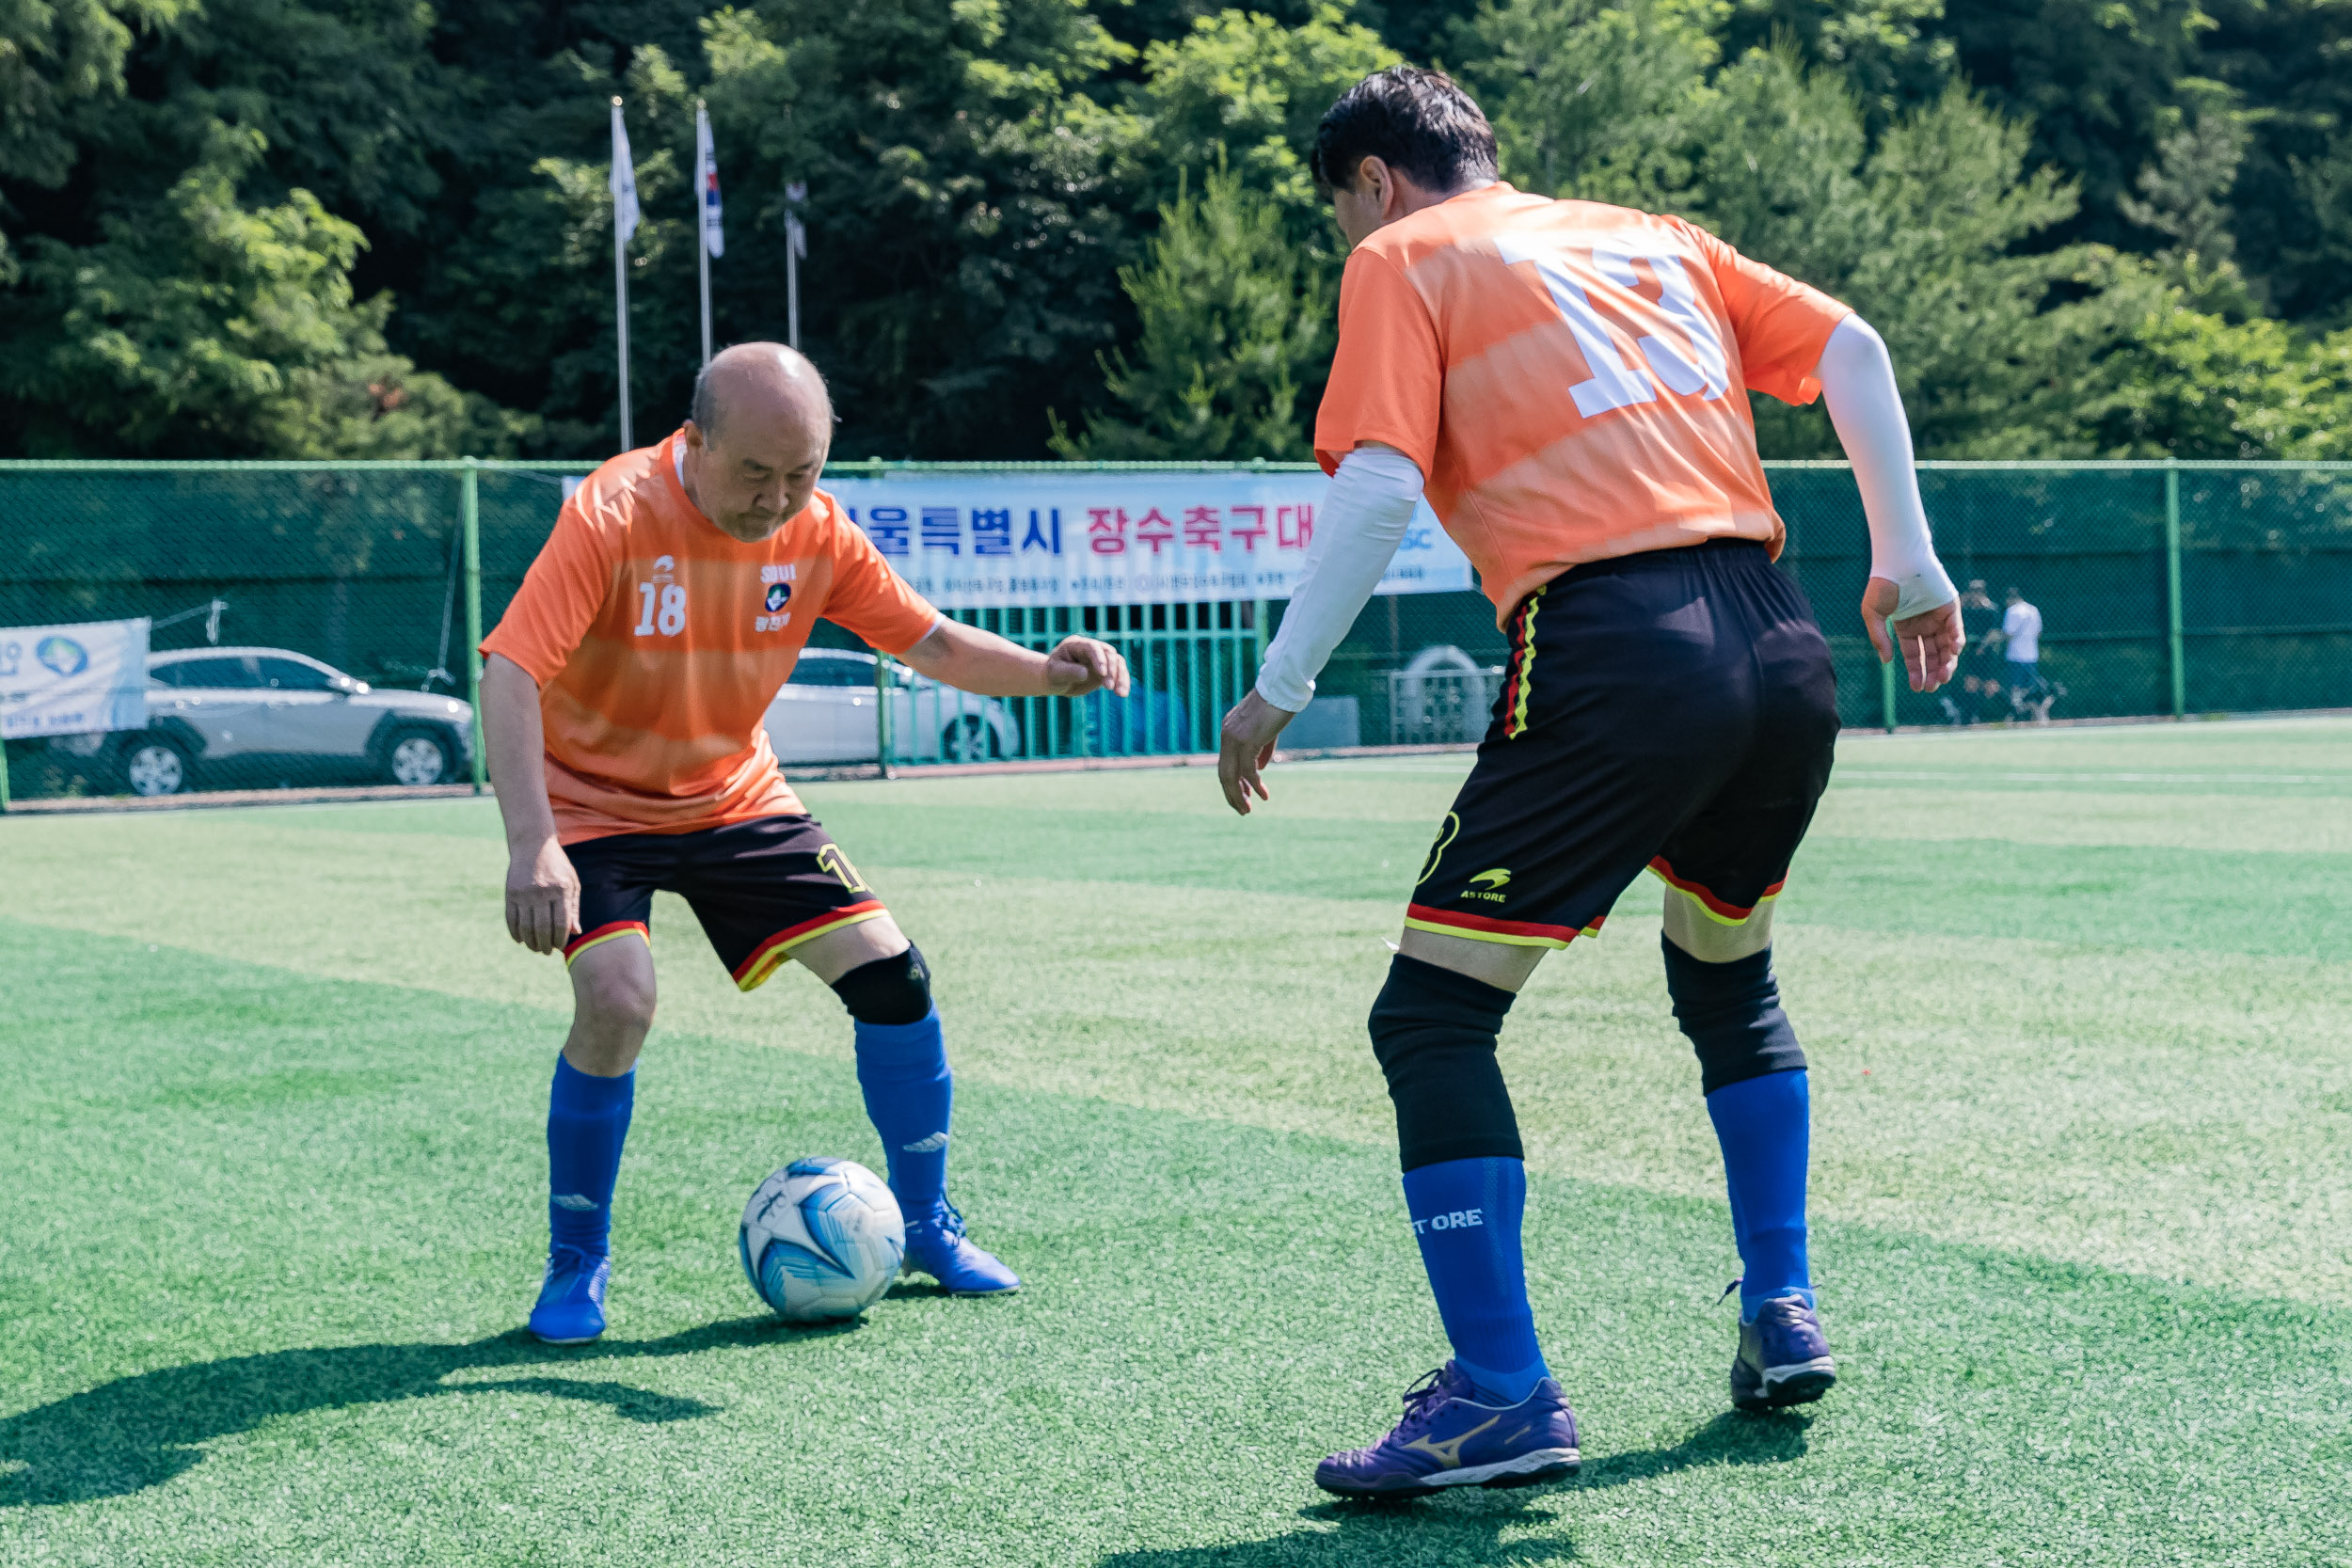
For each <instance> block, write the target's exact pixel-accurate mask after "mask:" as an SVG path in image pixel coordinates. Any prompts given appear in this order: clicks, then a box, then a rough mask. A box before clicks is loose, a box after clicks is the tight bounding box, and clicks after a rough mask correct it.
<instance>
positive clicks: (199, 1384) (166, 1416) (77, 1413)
mask: <svg viewBox="0 0 2352 1568" xmlns="http://www.w3.org/2000/svg"><path fill="white" fill-rule="evenodd" d="M850 1326H852V1325H848V1324H844V1325H840V1326H839V1327H836V1328H826V1329H815V1330H810V1329H798V1330H796V1329H792V1328H789V1327H787V1326H786V1325H785V1324H783V1323H780V1322H779V1321H778V1320H776V1319H774V1318H739V1319H737V1320H735V1321H734V1322H731V1323H710V1324H707V1325H706V1326H704V1327H702V1328H696V1329H690V1330H688V1331H687V1332H685V1333H683V1334H673V1335H671V1336H669V1337H668V1338H661V1339H644V1340H626V1339H624V1340H604V1341H601V1342H599V1343H596V1344H594V1345H582V1346H579V1347H575V1348H569V1349H562V1348H557V1347H554V1346H549V1345H543V1344H540V1343H539V1342H538V1341H537V1340H535V1339H533V1338H531V1337H530V1336H529V1335H527V1334H525V1333H523V1332H522V1331H520V1330H516V1332H514V1333H511V1334H502V1335H500V1336H499V1337H498V1338H493V1339H476V1340H474V1341H473V1342H472V1343H470V1344H463V1345H343V1346H339V1347H336V1348H333V1349H328V1350H281V1351H271V1352H269V1353H268V1354H262V1355H240V1356H231V1357H228V1358H225V1359H222V1360H219V1361H199V1362H197V1363H194V1364H193V1365H189V1366H183V1367H166V1368H163V1369H162V1370H157V1371H152V1372H141V1373H139V1374H138V1375H137V1376H135V1377H125V1378H118V1379H116V1380H115V1381H114V1382H112V1383H105V1384H101V1385H100V1386H97V1387H95V1388H92V1389H89V1390H88V1391H87V1392H85V1393H80V1394H72V1395H69V1396H68V1397H66V1398H64V1399H61V1400H56V1401H53V1402H50V1403H48V1404H43V1405H37V1406H35V1407H34V1408H33V1409H31V1410H27V1411H25V1412H24V1413H23V1414H21V1415H17V1416H10V1417H8V1418H6V1419H0V1508H11V1507H24V1506H26V1505H31V1504H43V1503H72V1502H85V1501H87V1500H89V1499H90V1498H93V1497H120V1496H122V1495H123V1494H125V1493H130V1492H137V1491H141V1490H144V1489H145V1488H147V1487H150V1486H154V1485H158V1484H160V1483H161V1482H164V1481H169V1480H170V1479H171V1478H172V1477H174V1476H176V1475H178V1474H180V1473H181V1472H182V1471H183V1470H186V1469H190V1468H192V1467H194V1466H195V1465H198V1464H199V1463H201V1462H202V1460H203V1458H204V1450H203V1448H202V1445H204V1444H205V1443H208V1442H211V1441H212V1440H213V1439H215V1438H217V1437H226V1436H230V1435H232V1434H234V1433H242V1432H249V1431H251V1430H252V1429H253V1428H254V1427H256V1426H258V1425H260V1424H261V1423H262V1422H263V1421H266V1420H269V1419H271V1418H275V1417H279V1416H291V1415H298V1414H300V1413H302V1412H305V1411H310V1410H332V1409H340V1408H342V1407H343V1406H346V1405H355V1404H381V1403H386V1402H390V1401H393V1400H414V1399H428V1398H433V1397H437V1396H440V1395H448V1394H539V1395H545V1396H547V1397H548V1398H550V1399H562V1400H579V1401H582V1402H587V1403H591V1404H601V1405H603V1406H604V1407H605V1408H606V1409H608V1410H610V1411H612V1414H613V1415H615V1416H617V1417H619V1418H622V1419H623V1420H628V1421H640V1422H660V1421H684V1420H691V1419H692V1418H695V1417H697V1416H707V1415H710V1414H712V1413H713V1412H714V1411H715V1410H716V1409H717V1408H718V1407H717V1406H715V1405H709V1404H705V1403H704V1402H702V1401H700V1400H691V1399H677V1398H674V1397H673V1396H671V1395H668V1394H659V1393H655V1392H653V1391H651V1390H650V1389H644V1388H632V1387H630V1386H628V1385H627V1384H622V1383H609V1382H602V1381H597V1380H594V1379H590V1378H585V1377H576V1376H554V1375H540V1376H523V1377H495V1376H481V1377H469V1378H466V1379H464V1380H463V1381H459V1382H454V1383H453V1382H451V1381H449V1379H450V1378H451V1376H452V1375H453V1374H455V1373H461V1372H462V1373H495V1372H498V1371H501V1370H506V1369H510V1368H511V1369H516V1370H522V1369H539V1370H543V1373H544V1372H545V1371H551V1370H553V1369H555V1368H559V1367H564V1368H569V1367H581V1366H584V1365H587V1364H589V1363H593V1362H599V1361H624V1360H635V1359H638V1358H642V1357H645V1356H663V1355H691V1354H694V1353H695V1352H697V1351H704V1350H712V1349H717V1348H719V1347H722V1346H726V1345H747V1344H759V1343H763V1342H766V1341H769V1340H773V1339H779V1338H805V1337H807V1336H808V1335H810V1334H813V1333H814V1334H823V1333H838V1332H843V1331H845V1330H846V1329H848V1328H849V1327H850ZM18 1465H22V1466H24V1467H23V1468H21V1469H20V1468H17V1467H16V1466H18Z"/></svg>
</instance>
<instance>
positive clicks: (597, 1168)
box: [548, 1056, 637, 1257]
mask: <svg viewBox="0 0 2352 1568" xmlns="http://www.w3.org/2000/svg"><path fill="white" fill-rule="evenodd" d="M636 1098H637V1073H636V1071H635V1069H631V1070H629V1071H628V1072H624V1073H622V1074H621V1075H620V1076H619V1077H618V1078H598V1077H596V1075H595V1074H593V1073H587V1072H582V1071H580V1069H578V1068H576V1067H574V1066H572V1064H571V1063H569V1062H567V1061H565V1060H564V1058H563V1057H562V1056H558V1057H556V1059H555V1083H554V1085H553V1086H552V1087H550V1088H549V1089H548V1240H549V1242H550V1243H552V1244H554V1245H556V1246H571V1247H578V1248H580V1250H581V1251H582V1252H587V1253H593V1254H595V1255H596V1256H598V1257H602V1256H603V1255H604V1254H605V1253H607V1252H609V1251H610V1250H611V1249H612V1184H613V1182H614V1181H615V1180H618V1179H619V1177H620V1174H621V1145H622V1144H623V1143H624V1142H625V1141H627V1139H628V1116H629V1111H630V1108H631V1107H632V1106H633V1104H634V1103H635V1101H636Z"/></svg>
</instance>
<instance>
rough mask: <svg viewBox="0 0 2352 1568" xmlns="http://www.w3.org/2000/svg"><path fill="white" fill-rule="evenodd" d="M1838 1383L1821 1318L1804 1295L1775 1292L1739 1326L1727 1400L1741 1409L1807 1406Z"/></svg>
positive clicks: (1835, 1368)
mask: <svg viewBox="0 0 2352 1568" xmlns="http://www.w3.org/2000/svg"><path fill="white" fill-rule="evenodd" d="M1836 1381H1837V1363H1836V1362H1835V1361H1833V1360H1831V1359H1830V1354H1829V1341H1828V1340H1827V1339H1826V1338H1822V1336H1821V1320H1820V1318H1819V1317H1817V1316H1815V1314H1814V1311H1813V1308H1812V1307H1808V1306H1807V1305H1805V1299H1804V1297H1803V1296H1795V1295H1790V1296H1774V1297H1772V1299H1771V1300H1770V1301H1767V1302H1765V1303H1764V1304H1763V1305H1762V1306H1761V1307H1757V1308H1756V1316H1755V1317H1754V1318H1753V1319H1750V1320H1747V1321H1745V1322H1742V1323H1740V1354H1738V1355H1736V1356H1734V1357H1733V1358H1732V1362H1731V1402H1732V1403H1734V1404H1736V1405H1738V1406H1739V1407H1740V1409H1742V1410H1777V1409H1779V1408H1780V1407H1781V1406H1783V1405H1789V1404H1811V1403H1812V1402H1814V1401H1815V1400H1818V1399H1820V1397H1821V1396H1822V1395H1823V1394H1826V1393H1828V1392H1829V1390H1830V1386H1831V1385H1832V1384H1834V1383H1836Z"/></svg>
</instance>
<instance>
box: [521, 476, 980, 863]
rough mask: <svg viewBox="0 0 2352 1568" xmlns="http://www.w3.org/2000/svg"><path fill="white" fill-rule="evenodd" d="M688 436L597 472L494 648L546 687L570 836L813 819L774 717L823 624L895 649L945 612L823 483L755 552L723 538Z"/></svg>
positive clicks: (552, 756) (555, 798) (544, 699)
mask: <svg viewBox="0 0 2352 1568" xmlns="http://www.w3.org/2000/svg"><path fill="white" fill-rule="evenodd" d="M683 440H684V436H683V434H682V433H681V434H680V435H675V436H671V437H670V438H669V439H668V440H666V441H663V442H661V443H660V445H659V446H653V447H647V448H644V449H643V450H642V451H631V452H625V453H623V454H622V455H621V456H619V457H616V458H614V459H612V461H611V462H610V463H607V464H606V465H605V466H604V467H601V468H598V469H597V470H596V472H595V473H594V474H592V475H590V476H589V477H588V479H587V480H586V481H585V482H584V483H582V484H581V485H580V488H579V490H577V491H576V492H574V493H573V495H572V497H571V499H569V500H566V501H565V502H564V509H563V511H562V512H560V513H559V514H558V515H557V516H556V520H555V531H554V532H553V533H552V534H550V535H549V536H548V542H547V544H546V546H544V547H542V548H541V550H540V551H539V559H538V560H536V561H534V562H532V565H531V571H530V573H529V575H528V576H526V577H525V578H523V585H522V590H521V592H519V593H517V594H516V595H515V601H514V603H512V604H511V605H509V606H507V609H506V614H505V616H504V618H503V619H501V621H500V622H499V624H498V628H497V629H496V630H495V631H493V632H491V633H490V635H489V636H488V637H486V638H485V639H483V642H482V651H483V652H484V653H485V654H502V655H504V656H505V657H508V658H510V659H513V660H514V661H515V662H516V664H518V665H520V666H522V668H523V669H524V670H526V671H527V672H529V673H530V674H531V678H532V679H533V680H535V681H537V682H538V683H539V711H540V717H541V719H542V721H544V723H545V725H546V729H547V775H548V799H549V801H550V802H551V803H552V804H553V806H554V808H555V822H556V830H557V834H558V836H559V837H560V838H561V839H562V841H563V842H564V843H565V844H576V843H579V842H580V840H582V839H589V838H600V837H603V836H605V835H607V834H610V833H643V832H656V833H682V832H693V831H695V830H697V829H702V828H715V827H720V826H723V824H726V823H729V822H741V821H747V820H749V819H751V818H753V817H758V816H777V815H782V814H787V813H797V812H799V811H801V810H802V809H803V807H802V805H801V802H800V800H799V798H798V797H796V796H795V795H794V794H793V793H792V789H791V786H790V785H788V784H786V783H785V782H784V775H783V774H782V773H781V772H779V771H778V770H777V768H776V754H775V752H774V749H773V748H771V746H770V745H769V744H768V732H767V730H766V728H765V727H764V726H763V724H762V720H763V719H764V718H765V716H766V714H767V710H768V705H769V703H770V702H771V701H772V700H773V699H774V697H775V694H776V689H777V688H779V687H781V686H782V685H783V684H784V683H785V680H786V678H787V676H789V675H790V674H791V673H792V666H793V664H794V662H795V661H797V660H798V659H799V657H800V656H801V649H802V648H803V646H804V645H805V644H806V643H807V641H808V634H809V629H810V627H811V626H812V625H813V624H814V623H815V622H816V620H817V618H818V616H819V615H822V616H825V617H826V618H828V619H830V620H833V621H836V622H838V623H840V624H841V625H842V626H847V627H849V628H850V630H851V631H853V632H855V633H857V634H858V635H859V636H860V637H863V638H865V639H866V641H868V642H870V643H872V644H873V645H874V646H876V647H878V648H882V649H884V650H886V651H888V652H890V653H894V654H897V653H904V652H905V651H906V650H907V649H909V648H911V647H913V646H914V644H915V643H917V642H919V641H922V640H923V638H924V637H925V636H927V635H928V634H929V633H930V629H931V627H932V626H934V625H936V624H937V622H938V620H939V612H938V611H937V610H933V609H932V608H931V607H930V605H929V604H928V603H926V602H925V601H924V599H923V597H922V595H921V594H917V593H915V591H914V589H912V588H910V587H908V586H907V585H906V583H905V581H904V580H902V579H901V578H899V577H898V574H897V573H895V572H893V571H892V570H891V569H890V564H889V562H885V561H884V560H882V556H881V555H880V554H878V553H877V552H876V551H875V549H874V546H873V545H872V544H871V543H870V542H869V541H868V540H867V539H866V535H865V534H864V533H863V532H862V531H860V530H859V529H858V528H857V527H856V525H854V524H853V523H851V522H850V520H849V518H848V517H847V516H846V515H844V514H843V513H842V510H841V508H840V507H839V506H838V505H836V504H835V503H834V499H833V498H832V497H831V496H828V495H826V494H825V493H824V492H823V491H822V490H819V491H818V492H817V494H816V497H815V499H812V500H811V501H810V502H809V504H808V506H807V507H806V508H805V509H804V510H803V512H802V513H801V514H800V515H798V516H796V517H794V518H793V519H792V520H791V521H790V522H788V523H787V524H785V525H784V527H783V528H781V529H779V530H778V531H776V532H774V533H772V534H771V535H770V536H769V537H768V538H766V539H763V540H761V541H760V542H759V543H758V544H755V545H746V544H744V543H742V542H741V541H739V540H738V539H734V538H732V537H730V536H729V535H727V534H724V533H722V532H720V531H719V529H718V527H717V526H716V525H715V524H713V523H712V522H711V521H710V519H709V518H707V517H706V516H704V515H702V513H701V511H700V510H699V509H697V508H696V507H695V505H694V503H693V502H692V501H691V500H689V499H687V496H686V489H685V486H684V485H682V484H681V483H679V482H678V474H677V466H676V455H677V451H678V449H679V445H680V443H681V442H682V441H683Z"/></svg>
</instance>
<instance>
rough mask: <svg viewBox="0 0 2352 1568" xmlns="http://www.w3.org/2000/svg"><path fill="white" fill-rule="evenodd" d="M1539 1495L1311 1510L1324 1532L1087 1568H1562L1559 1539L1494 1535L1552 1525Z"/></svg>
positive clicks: (1123, 1555)
mask: <svg viewBox="0 0 2352 1568" xmlns="http://www.w3.org/2000/svg"><path fill="white" fill-rule="evenodd" d="M1546 1501H1547V1499H1546V1498H1545V1497H1544V1496H1543V1495H1542V1494H1534V1495H1532V1496H1531V1495H1528V1494H1519V1493H1509V1492H1471V1493H1468V1494H1466V1495H1463V1496H1458V1497H1432V1498H1429V1499H1427V1500H1426V1501H1423V1502H1417V1503H1343V1502H1329V1503H1318V1504H1316V1505H1315V1506H1313V1507H1312V1508H1302V1509H1300V1510H1299V1513H1300V1514H1301V1515H1302V1516H1303V1517H1305V1518H1309V1519H1313V1520H1317V1521H1319V1522H1320V1523H1322V1524H1324V1525H1327V1526H1331V1527H1334V1528H1323V1529H1313V1530H1297V1531H1294V1532H1293V1533H1291V1534H1289V1535H1278V1536H1275V1537H1273V1538H1272V1539H1271V1540H1266V1541H1245V1542H1242V1543H1240V1544H1236V1545H1231V1546H1190V1547H1182V1548H1179V1549H1177V1550H1174V1551H1164V1552H1118V1553H1114V1554H1113V1555H1111V1556H1109V1557H1106V1558H1104V1559H1102V1560H1100V1561H1099V1562H1097V1563H1096V1565H1095V1568H1277V1565H1279V1568H1312V1565H1314V1564H1321V1563H1329V1564H1332V1565H1333V1568H1362V1565H1363V1564H1365V1563H1379V1562H1390V1561H1394V1560H1397V1559H1398V1558H1401V1557H1406V1556H1409V1557H1410V1558H1411V1559H1412V1560H1414V1561H1416V1562H1494V1561H1498V1560H1505V1559H1507V1560H1509V1561H1512V1562H1553V1561H1564V1560H1569V1559H1572V1558H1574V1557H1575V1556H1576V1544H1575V1543H1574V1542H1573V1541H1570V1540H1569V1539H1567V1537H1566V1536H1565V1535H1554V1536H1552V1537H1550V1538H1549V1539H1545V1538H1543V1537H1533V1538H1531V1537H1528V1536H1524V1535H1522V1536H1518V1537H1517V1538H1516V1539H1514V1540H1512V1541H1510V1542H1508V1543H1505V1542H1504V1541H1503V1539H1502V1532H1503V1531H1504V1530H1506V1529H1521V1528H1528V1527H1531V1526H1540V1525H1549V1524H1555V1523H1557V1522H1558V1520H1559V1517H1560V1515H1559V1514H1558V1513H1556V1512H1554V1511H1553V1510H1552V1509H1550V1508H1549V1507H1547V1506H1545V1505H1546Z"/></svg>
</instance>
